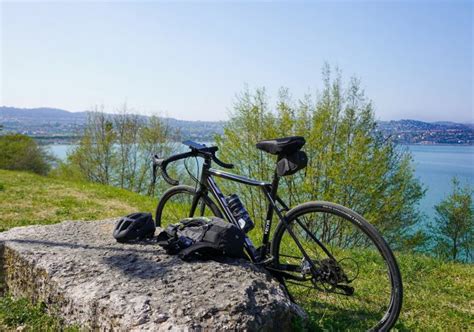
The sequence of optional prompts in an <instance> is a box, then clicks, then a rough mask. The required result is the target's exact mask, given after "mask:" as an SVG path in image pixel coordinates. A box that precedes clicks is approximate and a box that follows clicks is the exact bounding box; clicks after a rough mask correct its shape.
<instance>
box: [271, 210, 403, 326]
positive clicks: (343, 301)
mask: <svg viewBox="0 0 474 332" xmlns="http://www.w3.org/2000/svg"><path fill="white" fill-rule="evenodd" d="M286 218H287V220H288V225H289V229H290V230H288V229H287V228H286V227H285V225H284V224H283V223H280V224H279V225H278V226H277V228H276V230H275V235H274V237H273V240H272V254H273V257H274V259H275V268H276V269H279V270H282V271H285V272H286V273H287V274H286V275H285V277H284V278H283V281H284V284H285V286H286V288H287V291H288V293H289V294H290V296H291V297H292V299H293V301H294V302H296V303H297V304H299V305H300V306H302V307H303V308H304V309H305V310H306V312H307V313H308V315H309V318H310V324H311V325H312V326H311V329H315V330H338V331H341V330H344V331H345V330H373V331H380V330H382V331H385V330H388V329H390V328H391V327H392V326H393V325H394V324H395V322H396V320H397V318H398V315H399V313H400V309H401V304H402V281H401V276H400V271H399V269H398V266H397V263H396V261H395V257H394V256H393V253H392V251H391V250H390V248H389V247H388V245H387V243H386V242H385V241H384V239H383V238H382V237H381V236H380V234H379V233H378V231H377V230H376V229H375V228H374V227H373V226H372V225H370V224H369V223H368V222H367V221H366V220H365V219H364V218H362V217H361V216H360V215H358V214H357V213H355V212H353V211H351V210H349V209H347V208H344V207H342V206H340V205H337V204H333V203H327V202H309V203H306V204H302V205H299V206H297V207H296V208H294V209H292V210H290V211H289V212H288V213H287V215H286ZM290 233H292V234H293V235H292V234H290ZM295 238H296V239H297V241H296V240H295Z"/></svg>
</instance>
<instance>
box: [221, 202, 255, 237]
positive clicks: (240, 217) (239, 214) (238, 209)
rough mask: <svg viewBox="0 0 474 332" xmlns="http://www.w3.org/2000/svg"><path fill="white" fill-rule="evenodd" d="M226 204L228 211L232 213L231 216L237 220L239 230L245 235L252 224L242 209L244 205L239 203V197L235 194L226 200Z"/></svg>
mask: <svg viewBox="0 0 474 332" xmlns="http://www.w3.org/2000/svg"><path fill="white" fill-rule="evenodd" d="M226 200H227V204H228V205H229V209H230V211H232V215H233V216H234V218H235V219H236V220H237V222H238V224H239V226H240V229H241V230H242V231H244V232H245V233H247V232H248V231H250V230H251V229H252V228H253V227H254V223H253V221H252V219H250V216H249V213H248V212H247V210H246V209H245V208H244V205H243V204H242V202H241V201H240V198H239V196H237V195H236V194H232V195H230V196H229V197H227V198H226Z"/></svg>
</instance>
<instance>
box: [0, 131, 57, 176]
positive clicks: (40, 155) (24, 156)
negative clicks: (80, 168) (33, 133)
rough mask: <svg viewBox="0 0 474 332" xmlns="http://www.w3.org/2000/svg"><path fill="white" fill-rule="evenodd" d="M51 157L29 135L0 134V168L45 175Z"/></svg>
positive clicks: (49, 165) (49, 167)
mask: <svg viewBox="0 0 474 332" xmlns="http://www.w3.org/2000/svg"><path fill="white" fill-rule="evenodd" d="M53 159H54V158H53V157H52V156H51V155H50V154H49V153H48V152H47V151H45V150H44V149H43V148H42V147H40V146H39V145H38V144H37V143H36V142H35V141H34V140H33V139H32V138H31V137H28V136H25V135H21V134H9V135H4V136H0V168H2V169H9V170H22V171H29V172H34V173H37V174H41V175H46V174H47V173H48V172H49V170H50V169H51V164H50V163H51V162H52V161H53Z"/></svg>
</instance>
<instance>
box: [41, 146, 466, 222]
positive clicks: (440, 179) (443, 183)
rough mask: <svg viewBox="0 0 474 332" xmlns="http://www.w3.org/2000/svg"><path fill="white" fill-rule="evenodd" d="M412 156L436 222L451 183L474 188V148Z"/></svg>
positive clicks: (418, 149)
mask: <svg viewBox="0 0 474 332" xmlns="http://www.w3.org/2000/svg"><path fill="white" fill-rule="evenodd" d="M71 147H72V146H71V145H49V146H48V149H49V150H50V151H51V153H53V154H54V155H55V156H56V157H58V158H60V159H62V160H64V159H65V158H66V156H67V152H68V151H69V150H70V149H71ZM404 147H405V148H408V149H409V150H410V152H411V153H412V156H413V160H414V166H415V176H416V177H417V178H418V179H419V180H420V181H421V182H422V183H423V185H424V186H425V187H426V188H427V191H426V194H425V197H424V198H423V200H422V201H421V202H420V210H421V211H422V212H423V213H425V214H426V215H427V216H428V220H433V218H434V216H435V210H434V206H435V205H436V204H438V203H439V202H440V201H441V200H442V199H443V198H445V197H446V196H447V195H449V193H450V192H451V190H452V185H451V179H452V177H453V176H456V177H457V178H458V179H459V180H460V181H461V184H466V183H469V184H470V185H471V186H473V187H474V146H457V145H445V146H442V145H432V146H429V145H408V146H404ZM402 148H403V147H402Z"/></svg>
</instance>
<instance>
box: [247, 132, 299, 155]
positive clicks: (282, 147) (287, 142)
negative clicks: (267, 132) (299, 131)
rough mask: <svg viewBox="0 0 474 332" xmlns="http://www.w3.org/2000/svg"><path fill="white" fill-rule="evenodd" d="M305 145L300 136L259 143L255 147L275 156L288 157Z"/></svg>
mask: <svg viewBox="0 0 474 332" xmlns="http://www.w3.org/2000/svg"><path fill="white" fill-rule="evenodd" d="M305 143H306V141H305V139H304V137H302V136H289V137H282V138H275V139H269V140H264V141H260V142H258V143H257V144H256V147H257V149H259V150H262V151H265V152H268V153H271V154H275V155H289V154H292V153H295V152H296V151H298V150H299V149H301V148H302V147H303V145H304V144H305Z"/></svg>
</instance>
